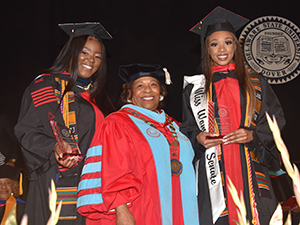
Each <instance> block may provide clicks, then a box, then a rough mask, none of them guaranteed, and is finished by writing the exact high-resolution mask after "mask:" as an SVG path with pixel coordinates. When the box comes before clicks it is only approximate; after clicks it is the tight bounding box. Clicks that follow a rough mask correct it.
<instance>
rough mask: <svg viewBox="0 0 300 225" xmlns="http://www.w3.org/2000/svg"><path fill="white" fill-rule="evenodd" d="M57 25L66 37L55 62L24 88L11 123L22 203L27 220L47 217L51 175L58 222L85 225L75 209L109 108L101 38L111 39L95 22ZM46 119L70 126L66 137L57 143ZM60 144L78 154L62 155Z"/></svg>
mask: <svg viewBox="0 0 300 225" xmlns="http://www.w3.org/2000/svg"><path fill="white" fill-rule="evenodd" d="M60 27H61V28H62V29H63V30H64V31H65V32H66V33H67V34H69V35H70V39H69V41H68V43H67V44H66V45H65V46H64V48H63V49H62V50H61V52H60V54H59V55H58V57H57V59H56V61H55V62H54V65H53V66H52V67H51V68H50V69H49V70H48V71H47V72H46V74H42V75H40V76H38V77H37V78H36V79H35V80H34V81H33V82H32V83H31V84H30V85H29V87H28V88H27V89H26V91H25V93H24V95H23V100H22V104H21V110H20V115H19V119H18V123H17V125H16V126H15V134H16V136H17V138H18V140H19V142H20V144H21V146H22V152H23V155H24V161H25V164H26V167H27V170H28V176H29V179H30V185H29V193H28V197H27V207H26V213H27V214H28V219H29V224H46V223H47V221H48V219H49V217H50V210H49V204H48V189H49V188H50V182H51V179H53V180H54V181H55V184H56V188H57V190H56V191H57V195H58V196H57V198H58V201H60V200H62V201H63V206H62V210H61V213H60V220H59V222H58V224H85V222H84V219H83V217H82V216H80V215H79V214H78V213H77V211H76V201H77V185H78V182H79V179H80V174H81V170H82V165H83V161H82V160H83V157H84V155H85V153H86V150H87V149H88V147H89V146H90V144H91V142H92V138H93V135H94V131H95V129H96V127H97V126H98V125H99V124H100V123H101V121H102V120H103V119H104V116H105V115H107V114H108V113H109V112H111V111H112V107H111V106H110V104H109V101H108V99H107V96H106V94H105V91H104V88H103V87H104V84H105V77H106V53H105V52H106V51H105V47H104V45H103V43H102V40H101V39H111V38H112V37H111V35H110V34H109V33H108V32H107V31H106V30H105V28H104V27H103V26H102V25H101V24H100V23H77V24H74V23H71V24H60ZM50 121H55V122H56V123H57V124H58V126H59V127H60V128H63V127H67V128H69V132H67V135H68V136H69V137H68V138H67V139H64V140H66V141H62V142H57V141H56V138H55V136H54V134H53V131H52V128H51V126H50ZM62 133H64V132H63V131H62ZM67 140H68V141H67ZM76 146H78V148H77V149H78V150H76ZM62 148H63V149H65V150H66V151H67V152H68V153H72V152H73V153H74V152H75V153H78V152H79V153H81V154H82V155H80V156H78V155H69V156H68V157H67V158H63V152H62Z"/></svg>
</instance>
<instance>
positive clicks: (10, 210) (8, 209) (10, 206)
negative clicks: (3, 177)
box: [0, 195, 17, 225]
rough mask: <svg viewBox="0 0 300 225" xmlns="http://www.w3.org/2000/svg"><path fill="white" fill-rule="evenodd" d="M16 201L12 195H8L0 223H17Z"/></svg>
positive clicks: (2, 224) (3, 224)
mask: <svg viewBox="0 0 300 225" xmlns="http://www.w3.org/2000/svg"><path fill="white" fill-rule="evenodd" d="M16 206H17V201H16V199H15V197H14V196H12V195H11V196H10V197H9V198H8V199H7V200H6V204H5V212H4V215H3V218H2V221H1V224H0V225H5V224H17V210H16V208H17V207H16Z"/></svg>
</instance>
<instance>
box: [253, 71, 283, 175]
mask: <svg viewBox="0 0 300 225" xmlns="http://www.w3.org/2000/svg"><path fill="white" fill-rule="evenodd" d="M258 78H259V80H260V84H261V89H262V104H261V109H260V113H259V116H258V120H257V125H256V126H255V127H253V140H252V141H251V142H250V143H248V147H249V149H250V150H253V151H254V153H255V155H256V157H257V158H258V160H259V161H260V163H262V164H263V165H265V166H267V167H269V168H270V169H272V170H274V171H277V170H279V169H280V164H279V157H278V150H277V148H276V145H275V142H274V139H273V135H272V132H271V130H270V128H269V125H268V122H267V118H266V112H267V113H268V114H269V115H270V116H271V117H272V116H275V118H276V120H277V122H278V126H279V129H280V130H282V128H283V127H284V125H285V119H284V113H283V109H282V108H281V105H280V102H279V100H278V99H277V97H276V95H275V93H274V91H273V90H272V88H271V86H270V85H269V84H268V82H267V81H266V80H265V79H264V77H263V76H262V75H258Z"/></svg>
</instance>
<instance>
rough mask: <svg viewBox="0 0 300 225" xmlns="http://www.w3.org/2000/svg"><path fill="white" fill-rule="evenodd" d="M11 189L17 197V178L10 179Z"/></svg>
mask: <svg viewBox="0 0 300 225" xmlns="http://www.w3.org/2000/svg"><path fill="white" fill-rule="evenodd" d="M11 189H12V193H13V196H14V197H15V198H18V197H19V181H18V180H11Z"/></svg>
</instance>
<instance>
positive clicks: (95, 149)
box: [86, 145, 102, 158]
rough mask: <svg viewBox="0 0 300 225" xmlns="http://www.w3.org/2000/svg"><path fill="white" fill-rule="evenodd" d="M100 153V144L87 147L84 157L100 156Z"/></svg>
mask: <svg viewBox="0 0 300 225" xmlns="http://www.w3.org/2000/svg"><path fill="white" fill-rule="evenodd" d="M100 155H102V145H97V146H94V147H91V148H89V149H88V151H87V154H86V157H87V158H89V157H93V156H100Z"/></svg>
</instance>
